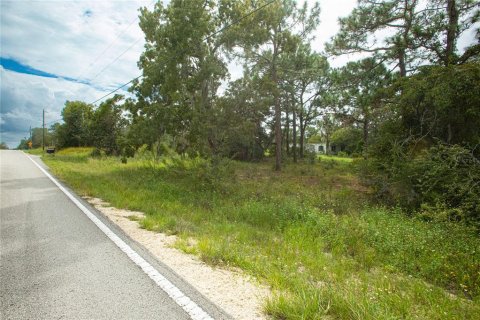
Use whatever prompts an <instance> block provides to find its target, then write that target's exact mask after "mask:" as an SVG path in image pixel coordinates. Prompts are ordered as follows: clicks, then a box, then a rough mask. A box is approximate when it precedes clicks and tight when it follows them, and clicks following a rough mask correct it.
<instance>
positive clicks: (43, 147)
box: [42, 109, 45, 151]
mask: <svg viewBox="0 0 480 320" xmlns="http://www.w3.org/2000/svg"><path fill="white" fill-rule="evenodd" d="M42 118H43V120H42V123H43V130H42V133H43V134H42V150H43V151H45V109H43V117H42Z"/></svg>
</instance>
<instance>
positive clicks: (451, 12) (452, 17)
mask: <svg viewBox="0 0 480 320" xmlns="http://www.w3.org/2000/svg"><path fill="white" fill-rule="evenodd" d="M447 14H448V29H447V46H446V48H445V61H444V62H445V66H448V65H449V64H452V63H453V62H454V58H455V57H454V54H455V42H456V38H457V33H458V10H457V4H456V3H455V0H448V1H447Z"/></svg>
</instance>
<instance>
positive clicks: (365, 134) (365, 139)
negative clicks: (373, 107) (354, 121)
mask: <svg viewBox="0 0 480 320" xmlns="http://www.w3.org/2000/svg"><path fill="white" fill-rule="evenodd" d="M369 125H370V123H369V120H368V118H365V119H364V120H363V157H364V158H365V159H367V148H368V130H369Z"/></svg>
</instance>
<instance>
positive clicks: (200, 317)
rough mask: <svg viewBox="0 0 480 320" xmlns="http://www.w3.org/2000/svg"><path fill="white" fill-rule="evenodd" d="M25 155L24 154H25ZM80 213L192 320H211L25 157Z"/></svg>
mask: <svg viewBox="0 0 480 320" xmlns="http://www.w3.org/2000/svg"><path fill="white" fill-rule="evenodd" d="M25 155H26V154H25ZM26 156H27V158H28V159H30V161H32V162H33V163H34V164H35V165H36V166H37V167H38V168H39V169H40V170H41V171H42V172H43V173H44V174H45V175H46V176H47V177H48V178H49V179H50V180H51V181H52V182H53V183H54V184H55V185H56V186H57V187H58V188H59V189H60V190H62V192H63V193H64V194H65V195H66V196H67V197H68V198H69V199H70V200H72V202H73V203H74V204H75V205H76V206H77V207H78V208H79V209H80V210H82V212H83V213H84V214H85V215H86V216H87V217H88V218H89V219H90V220H91V221H92V222H93V223H94V224H95V225H96V226H97V227H98V228H99V229H100V230H102V232H103V233H104V234H105V235H106V236H107V237H108V238H109V239H110V240H112V241H113V243H115V244H116V245H117V247H119V248H120V250H122V251H123V252H124V253H125V254H126V255H127V256H128V257H129V258H130V260H132V261H133V262H134V263H135V264H136V265H137V266H139V267H140V268H141V269H142V270H143V272H145V274H146V275H147V276H148V277H149V278H150V279H152V280H153V281H154V282H155V283H156V284H157V285H158V286H159V287H160V288H161V289H162V290H163V291H165V293H166V294H167V295H168V296H169V297H170V298H172V300H173V301H175V303H177V304H178V305H179V306H180V307H181V308H182V309H183V310H184V311H185V312H186V313H187V314H188V315H189V316H190V317H191V318H192V319H193V320H213V318H212V317H211V316H210V315H209V314H208V313H206V312H205V311H204V310H203V309H202V308H201V307H200V306H198V305H197V304H196V303H195V302H193V301H192V300H191V299H190V298H189V297H187V296H186V295H185V294H184V293H183V292H182V291H181V290H180V289H178V288H177V287H176V286H175V285H174V284H173V283H171V282H170V281H169V280H168V279H167V278H165V277H164V276H163V275H162V274H161V273H160V272H158V271H157V270H156V269H155V268H154V267H153V266H152V265H151V264H150V263H148V262H147V261H146V260H145V259H143V258H142V257H141V256H140V255H139V254H138V253H137V252H136V251H135V250H133V249H132V248H131V247H130V246H129V245H128V244H126V243H125V241H123V240H122V239H120V237H119V236H117V235H116V234H115V233H114V232H113V231H112V230H110V228H108V227H107V226H106V225H105V224H104V223H103V222H102V221H100V219H98V218H97V217H96V216H95V214H93V213H92V212H91V211H90V210H89V209H88V208H87V207H85V206H84V205H83V204H82V203H81V202H80V201H79V200H78V199H77V198H75V197H74V196H73V195H72V194H71V193H70V192H68V190H67V189H65V188H64V187H63V186H62V185H61V184H60V182H58V181H57V180H56V179H55V178H54V177H53V176H52V175H51V174H50V173H48V172H47V171H46V170H45V169H43V168H42V167H41V166H40V165H39V164H38V163H36V162H35V160H33V159H32V158H31V157H30V156H28V155H26Z"/></svg>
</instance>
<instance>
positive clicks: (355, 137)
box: [331, 127, 363, 154]
mask: <svg viewBox="0 0 480 320" xmlns="http://www.w3.org/2000/svg"><path fill="white" fill-rule="evenodd" d="M362 140H363V137H362V131H361V130H360V129H358V128H355V127H344V128H340V129H337V130H335V132H333V134H332V137H331V143H333V144H335V145H337V146H343V148H344V150H345V152H346V153H347V154H353V153H357V154H358V153H362V150H363V149H362V148H363V141H362Z"/></svg>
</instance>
